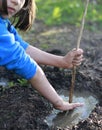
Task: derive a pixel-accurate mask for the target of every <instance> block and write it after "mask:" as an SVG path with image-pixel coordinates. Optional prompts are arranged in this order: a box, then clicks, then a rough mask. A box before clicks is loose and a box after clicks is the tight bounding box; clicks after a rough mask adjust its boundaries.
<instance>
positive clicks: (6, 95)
mask: <svg viewBox="0 0 102 130" xmlns="http://www.w3.org/2000/svg"><path fill="white" fill-rule="evenodd" d="M78 32H79V29H78V28H75V27H72V26H69V25H62V26H57V27H47V26H45V25H44V24H43V23H42V22H40V21H36V23H35V24H34V26H33V27H32V30H31V32H29V33H27V34H23V37H24V39H25V40H27V41H29V42H30V43H31V44H32V45H34V46H36V47H38V48H41V49H43V50H45V51H48V52H50V53H54V54H58V55H64V54H65V53H67V51H69V50H71V49H72V48H75V47H76V41H77V37H78ZM81 48H83V49H84V57H85V60H84V61H83V63H82V65H81V66H80V67H78V68H77V73H76V82H75V91H77V90H80V91H81V90H82V91H83V90H84V91H89V92H91V93H92V94H94V95H95V96H97V98H98V100H99V103H97V104H96V106H95V108H93V110H92V112H91V114H90V115H89V117H88V118H86V119H84V120H81V121H79V123H78V124H76V125H74V126H73V127H69V126H67V125H66V126H65V127H64V128H61V127H58V126H53V127H49V126H48V124H47V122H46V117H47V116H48V115H49V114H50V113H51V112H52V110H53V107H52V105H51V104H50V103H49V102H48V101H47V100H46V99H45V98H43V97H42V96H41V95H40V94H39V93H38V92H37V91H36V90H35V89H33V88H32V87H31V86H30V85H25V86H21V85H20V84H18V81H17V79H18V78H20V77H19V76H17V75H15V74H14V73H13V72H12V71H7V70H5V69H4V68H0V79H1V78H5V79H7V80H8V81H9V82H10V81H14V82H15V83H16V84H15V85H14V86H12V87H10V86H9V87H8V88H6V89H4V88H2V87H0V130H101V129H102V33H101V31H100V32H98V31H96V32H90V31H88V30H85V31H84V33H83V38H82V41H81ZM41 67H42V68H43V70H44V72H45V74H46V76H47V78H48V80H49V81H50V83H51V84H52V85H53V86H54V88H55V89H56V91H59V90H61V89H62V90H66V91H68V90H69V87H70V82H71V70H68V69H62V68H56V67H50V66H43V65H42V66H41Z"/></svg>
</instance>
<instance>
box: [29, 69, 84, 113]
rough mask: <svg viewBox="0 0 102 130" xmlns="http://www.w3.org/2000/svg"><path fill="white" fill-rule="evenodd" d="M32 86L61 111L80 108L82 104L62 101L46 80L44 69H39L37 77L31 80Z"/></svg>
mask: <svg viewBox="0 0 102 130" xmlns="http://www.w3.org/2000/svg"><path fill="white" fill-rule="evenodd" d="M29 81H30V83H31V84H32V86H33V87H34V88H35V89H36V90H37V91H38V92H39V93H40V94H41V95H42V96H44V97H45V98H46V99H48V100H49V101H50V102H51V103H52V104H53V106H54V107H55V108H56V109H59V110H63V111H65V110H69V109H73V108H76V107H80V106H82V105H83V104H82V103H71V104H69V103H68V102H65V101H63V100H62V99H61V97H60V96H59V95H58V94H57V92H56V91H55V89H54V88H53V87H52V85H51V84H50V83H49V81H48V80H47V79H46V77H45V74H44V73H43V71H42V69H41V68H40V67H38V69H37V73H36V75H35V76H34V77H33V78H32V79H30V80H29Z"/></svg>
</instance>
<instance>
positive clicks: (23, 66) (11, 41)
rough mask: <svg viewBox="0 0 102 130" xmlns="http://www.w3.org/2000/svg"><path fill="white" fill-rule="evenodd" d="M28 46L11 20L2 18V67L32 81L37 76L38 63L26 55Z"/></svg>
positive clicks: (0, 64) (0, 34) (0, 36)
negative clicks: (11, 23)
mask: <svg viewBox="0 0 102 130" xmlns="http://www.w3.org/2000/svg"><path fill="white" fill-rule="evenodd" d="M28 46H29V44H28V43H26V42H25V41H23V40H22V38H21V37H20V36H19V34H18V33H17V31H16V29H15V28H14V26H11V25H10V22H9V20H7V19H3V18H1V17H0V66H5V67H6V68H7V69H9V70H14V71H15V72H16V73H17V74H19V75H20V76H22V77H23V78H25V79H31V78H32V77H33V76H34V75H35V74H36V70H37V63H36V62H35V61H34V60H33V59H31V57H30V56H29V55H27V54H26V52H25V49H26V48H27V47H28Z"/></svg>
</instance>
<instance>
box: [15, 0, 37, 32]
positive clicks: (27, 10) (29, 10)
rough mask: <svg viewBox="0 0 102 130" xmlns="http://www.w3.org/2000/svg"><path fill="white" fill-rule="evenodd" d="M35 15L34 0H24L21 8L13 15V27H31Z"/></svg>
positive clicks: (22, 28) (25, 28) (24, 29)
mask: <svg viewBox="0 0 102 130" xmlns="http://www.w3.org/2000/svg"><path fill="white" fill-rule="evenodd" d="M35 16H36V4H35V0H25V4H24V6H23V8H22V9H21V10H20V11H19V12H18V13H17V14H16V15H15V16H14V18H15V22H14V23H15V27H16V28H19V29H20V30H22V31H26V30H28V29H30V28H31V26H32V24H33V22H34V20H35Z"/></svg>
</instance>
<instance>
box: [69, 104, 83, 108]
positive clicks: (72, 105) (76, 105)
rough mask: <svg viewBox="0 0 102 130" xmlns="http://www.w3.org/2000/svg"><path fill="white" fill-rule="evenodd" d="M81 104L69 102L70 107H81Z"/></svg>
mask: <svg viewBox="0 0 102 130" xmlns="http://www.w3.org/2000/svg"><path fill="white" fill-rule="evenodd" d="M82 106H84V104H83V103H71V104H70V109H74V108H77V107H82Z"/></svg>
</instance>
